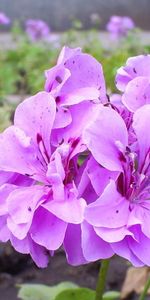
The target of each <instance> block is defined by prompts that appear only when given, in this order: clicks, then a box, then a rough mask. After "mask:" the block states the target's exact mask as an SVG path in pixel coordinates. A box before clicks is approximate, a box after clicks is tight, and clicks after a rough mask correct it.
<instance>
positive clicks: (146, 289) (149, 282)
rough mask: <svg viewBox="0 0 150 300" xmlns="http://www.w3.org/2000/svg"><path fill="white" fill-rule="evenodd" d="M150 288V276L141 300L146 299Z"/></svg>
mask: <svg viewBox="0 0 150 300" xmlns="http://www.w3.org/2000/svg"><path fill="white" fill-rule="evenodd" d="M149 288H150V277H149V278H148V279H147V282H146V284H145V286H144V290H143V292H142V294H141V295H140V297H139V300H145V297H146V295H147V291H148V289H149Z"/></svg>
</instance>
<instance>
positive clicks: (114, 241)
mask: <svg viewBox="0 0 150 300" xmlns="http://www.w3.org/2000/svg"><path fill="white" fill-rule="evenodd" d="M149 122H150V105H144V106H142V107H141V108H140V109H138V110H137V111H136V112H135V113H134V116H133V124H132V126H133V129H134V132H135V136H136V142H134V143H133V144H132V145H129V144H128V139H129V137H128V131H127V128H126V126H125V123H124V121H123V119H122V118H121V117H120V115H119V114H118V113H117V112H115V111H114V110H112V109H110V108H105V107H102V108H101V109H100V110H99V113H98V114H97V116H96V118H95V120H94V121H93V122H91V124H90V125H89V127H88V128H87V129H86V130H85V133H84V141H85V143H86V144H87V146H88V148H89V149H90V151H91V153H92V154H93V156H94V158H95V160H96V161H97V162H98V163H99V164H100V165H101V166H102V167H104V168H106V170H108V171H110V176H109V178H110V180H109V183H108V184H107V185H106V187H105V189H104V191H103V193H102V194H101V195H100V197H99V198H98V199H97V200H96V201H94V202H93V203H91V204H89V205H88V206H87V208H86V211H85V219H86V222H88V224H89V225H88V227H89V230H90V231H91V230H94V235H95V234H96V235H97V236H98V237H100V238H101V239H102V240H104V241H105V242H107V243H109V245H110V246H111V248H112V250H113V251H114V252H115V253H116V254H118V255H120V256H123V257H125V258H127V259H128V260H130V261H131V262H132V264H133V265H135V266H142V265H150V258H149V249H150V231H149V225H148V224H149V218H150V204H149V195H150V139H149V136H148V135H147V134H146V132H147V128H149V126H150V124H149ZM112 172H118V176H117V177H116V179H112ZM101 181H103V178H101ZM91 226H92V228H93V229H91Z"/></svg>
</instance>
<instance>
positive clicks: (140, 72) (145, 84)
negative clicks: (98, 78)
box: [116, 55, 150, 112]
mask: <svg viewBox="0 0 150 300" xmlns="http://www.w3.org/2000/svg"><path fill="white" fill-rule="evenodd" d="M116 86H117V88H118V89H119V90H120V91H122V92H124V93H123V96H122V102H123V104H124V105H125V106H126V107H127V108H128V110H130V111H132V112H134V111H136V109H138V108H139V107H141V106H143V105H144V104H149V103H150V55H138V56H135V57H130V58H129V59H128V60H127V62H126V65H125V66H123V67H121V68H119V69H118V71H117V75H116Z"/></svg>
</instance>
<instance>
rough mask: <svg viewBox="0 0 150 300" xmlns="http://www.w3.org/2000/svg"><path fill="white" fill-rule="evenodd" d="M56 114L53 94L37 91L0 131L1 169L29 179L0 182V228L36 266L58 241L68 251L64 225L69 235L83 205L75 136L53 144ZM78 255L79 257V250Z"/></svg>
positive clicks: (79, 218)
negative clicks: (79, 187)
mask: <svg viewBox="0 0 150 300" xmlns="http://www.w3.org/2000/svg"><path fill="white" fill-rule="evenodd" d="M55 117H56V104H55V101H54V99H53V97H52V96H51V95H50V94H49V93H46V92H41V93H39V94H37V95H35V96H33V97H31V98H29V99H27V100H25V101H24V102H23V103H21V104H20V105H19V106H18V108H17V110H16V113H15V118H14V125H13V126H11V127H9V128H8V129H6V130H5V131H4V133H2V134H1V136H0V145H1V147H0V148H1V150H0V168H1V170H3V172H13V173H16V174H18V175H19V176H23V177H25V178H26V180H28V181H29V182H28V184H27V186H24V185H23V184H20V183H19V184H18V182H16V181H12V182H10V183H9V185H8V184H7V185H6V184H5V183H3V184H2V186H1V204H2V208H1V207H0V215H1V216H2V217H3V218H1V220H3V224H1V231H2V230H3V228H7V231H8V230H9V235H10V240H11V243H12V245H13V246H14V248H15V249H16V250H17V251H19V252H22V253H30V254H31V256H32V258H33V260H34V261H35V262H36V264H37V265H38V266H41V267H44V266H46V265H47V263H48V258H47V255H46V251H47V253H48V251H49V252H50V253H52V252H53V251H54V250H56V249H58V248H59V247H60V246H61V245H62V244H63V242H64V243H65V249H66V252H67V251H69V250H68V248H69V247H70V246H69V244H67V234H66V230H67V232H68V234H69V232H70V229H69V228H70V227H69V226H68V225H69V224H72V225H73V224H80V223H81V222H82V221H83V212H84V209H85V206H86V202H85V200H84V199H83V198H81V197H79V196H78V191H77V188H76V185H75V178H76V174H77V170H78V165H77V157H76V154H77V153H78V151H79V149H78V150H77V151H76V148H77V147H78V139H77V140H75V139H73V138H72V139H71V138H70V141H68V143H65V142H62V143H61V145H60V146H58V147H57V148H56V149H55V148H54V147H52V146H51V134H52V131H53V126H54V122H55ZM2 153H3V154H4V153H5V155H2ZM6 175H7V173H6ZM5 186H6V187H5ZM6 188H7V190H6V191H5V189H6ZM8 188H9V189H8ZM4 206H5V210H3V207H4ZM4 221H5V222H4ZM75 230H76V228H75ZM65 235H66V237H65ZM64 238H65V241H64ZM1 240H2V238H1ZM79 259H80V262H81V261H82V262H83V260H84V259H83V257H82V255H80V258H79ZM73 263H74V264H75V263H77V262H75V257H74V261H73Z"/></svg>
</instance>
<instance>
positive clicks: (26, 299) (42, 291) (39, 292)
mask: <svg viewBox="0 0 150 300" xmlns="http://www.w3.org/2000/svg"><path fill="white" fill-rule="evenodd" d="M76 287H77V285H76V284H74V283H72V282H61V283H59V284H57V285H55V286H52V287H49V286H46V285H43V284H22V285H21V289H20V290H19V293H18V298H20V299H22V300H55V298H56V296H57V295H58V294H59V293H61V292H62V291H64V290H66V289H70V290H71V289H72V288H73V289H75V288H76Z"/></svg>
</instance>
